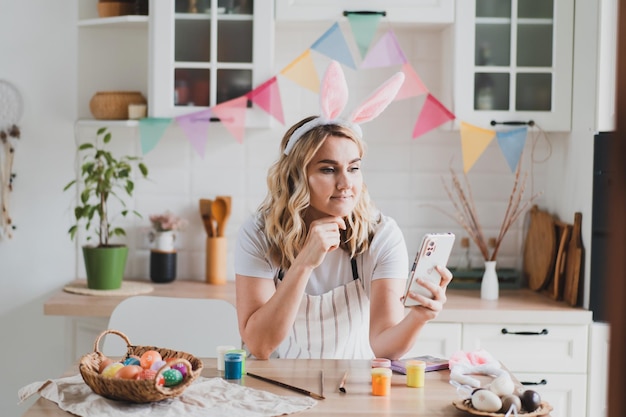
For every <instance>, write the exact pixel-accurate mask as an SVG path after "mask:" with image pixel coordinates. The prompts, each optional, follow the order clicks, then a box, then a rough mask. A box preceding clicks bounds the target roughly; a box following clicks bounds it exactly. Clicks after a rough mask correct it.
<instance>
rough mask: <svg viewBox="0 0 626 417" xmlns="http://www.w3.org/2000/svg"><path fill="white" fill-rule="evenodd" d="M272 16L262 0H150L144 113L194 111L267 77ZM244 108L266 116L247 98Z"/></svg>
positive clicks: (158, 114) (238, 93) (270, 62)
mask: <svg viewBox="0 0 626 417" xmlns="http://www.w3.org/2000/svg"><path fill="white" fill-rule="evenodd" d="M222 3H225V4H226V3H227V4H228V6H227V7H224V6H222ZM273 14H274V13H273V8H272V3H271V2H263V1H256V2H253V1H251V0H250V1H245V0H234V1H230V2H221V1H219V2H218V0H206V1H176V2H174V1H163V0H158V1H155V0H152V1H151V3H150V40H151V45H150V70H151V73H150V86H149V97H148V108H149V113H150V115H151V116H153V117H172V116H177V115H181V114H185V113H190V112H194V111H199V110H201V109H202V108H207V107H209V106H215V105H216V104H219V103H222V102H225V101H228V100H231V99H234V98H238V97H241V96H243V95H245V94H246V93H248V92H249V91H251V90H253V89H254V88H255V87H257V86H259V85H260V84H261V83H263V82H265V81H268V80H269V79H270V78H271V76H272V72H271V70H272V65H273V58H274V57H273V53H272V50H273V44H274V37H273ZM248 107H249V108H250V112H249V115H250V117H252V118H254V117H255V116H256V117H258V118H259V119H258V120H257V121H259V122H262V121H265V122H267V121H268V120H269V119H267V118H266V117H264V116H263V114H262V112H261V111H260V110H258V111H254V110H253V108H252V105H251V103H250V102H249V103H248ZM246 116H248V115H246ZM247 121H248V122H250V123H249V124H255V122H254V121H251V120H250V119H249V118H248V117H247Z"/></svg>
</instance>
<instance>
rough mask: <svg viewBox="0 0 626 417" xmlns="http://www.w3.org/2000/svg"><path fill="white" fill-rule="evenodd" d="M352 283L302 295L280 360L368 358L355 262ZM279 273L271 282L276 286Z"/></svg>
mask: <svg viewBox="0 0 626 417" xmlns="http://www.w3.org/2000/svg"><path fill="white" fill-rule="evenodd" d="M351 262H352V278H353V279H352V281H351V282H350V283H348V284H345V285H342V286H340V287H337V288H334V289H333V290H331V291H328V292H326V293H324V294H321V295H309V294H304V295H303V297H302V301H301V302H300V307H299V309H298V313H297V315H296V320H295V322H294V324H293V326H292V328H291V330H290V332H289V335H288V336H287V338H286V339H285V340H284V341H283V342H282V343H281V345H280V346H279V347H278V356H279V357H280V358H296V359H297V358H300V359H318V358H328V359H371V358H373V357H374V353H373V352H372V349H371V347H370V343H369V323H370V303H369V298H368V297H367V294H366V293H365V289H364V288H363V283H362V280H361V279H360V278H359V276H358V272H357V268H356V261H355V260H354V259H352V260H351ZM281 279H282V274H279V276H278V277H277V278H276V279H275V282H276V285H279V281H280V280H281Z"/></svg>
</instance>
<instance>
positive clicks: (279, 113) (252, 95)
mask: <svg viewBox="0 0 626 417" xmlns="http://www.w3.org/2000/svg"><path fill="white" fill-rule="evenodd" d="M246 95H247V96H248V98H249V99H250V100H251V101H252V102H253V103H254V104H256V105H257V106H259V107H260V108H262V109H263V110H265V111H266V112H268V113H269V114H271V115H272V116H273V117H274V118H275V119H276V120H278V121H279V122H280V123H282V124H285V118H284V116H283V104H282V102H281V100H280V90H279V88H278V82H277V80H276V77H275V76H274V77H272V78H271V79H270V80H268V81H266V82H264V83H263V84H261V85H260V86H258V87H257V88H255V89H254V90H252V91H250V92H249V93H248V94H246Z"/></svg>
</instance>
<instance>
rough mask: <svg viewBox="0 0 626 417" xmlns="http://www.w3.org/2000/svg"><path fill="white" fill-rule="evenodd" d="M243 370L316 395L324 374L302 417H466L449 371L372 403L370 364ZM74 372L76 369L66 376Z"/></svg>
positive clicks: (63, 416)
mask: <svg viewBox="0 0 626 417" xmlns="http://www.w3.org/2000/svg"><path fill="white" fill-rule="evenodd" d="M203 363H204V369H203V372H202V375H203V376H206V377H215V376H219V375H220V374H219V372H218V371H217V369H216V363H215V359H214V358H213V359H203ZM246 369H247V370H248V371H250V372H253V373H255V374H259V375H262V376H265V377H268V378H272V379H276V380H280V381H281V382H284V383H287V384H290V385H295V386H298V387H300V388H304V389H307V390H309V391H313V392H316V393H319V392H320V371H321V370H322V369H323V370H324V381H325V382H324V396H325V397H326V399H324V400H319V401H318V403H317V405H316V406H314V407H313V408H311V409H309V410H306V411H304V412H302V413H300V415H306V416H346V415H358V416H368V415H371V416H381V415H394V416H396V415H400V416H401V415H407V416H408V415H410V416H420V417H438V416H447V417H457V416H458V417H461V416H465V417H467V416H470V414H468V413H465V412H461V411H459V410H457V409H456V408H455V407H454V406H453V405H452V401H454V400H456V399H457V398H458V397H457V394H456V389H455V388H454V387H453V386H452V385H450V383H449V379H450V374H449V371H447V370H446V371H436V372H428V373H426V382H425V384H424V387H423V388H409V387H407V386H406V377H405V376H404V375H399V374H395V373H394V375H393V377H392V387H391V395H390V396H388V397H375V396H372V395H371V385H370V381H371V377H370V363H369V361H363V360H360V361H350V360H331V359H324V360H315V359H313V360H308V359H271V360H268V361H255V360H249V361H248V362H247V363H246ZM346 370H349V376H348V380H347V383H346V386H345V388H346V391H347V393H346V394H342V393H340V392H339V391H338V384H339V381H340V379H341V377H342V375H343V374H344V372H345V371H346ZM77 372H78V370H77V366H76V365H75V366H74V367H73V368H72V369H71V370H69V371H68V373H67V375H73V374H76V373H77ZM241 383H242V384H243V385H245V386H247V387H251V388H255V389H259V390H265V391H269V392H272V393H275V394H279V395H291V396H298V395H302V394H299V393H296V392H293V391H291V390H288V389H286V388H282V387H279V386H276V385H273V384H270V383H267V382H264V381H261V380H258V379H255V378H252V377H250V376H247V377H244V378H243V379H242V380H241ZM68 416H72V414H70V413H67V412H65V411H63V410H61V409H60V408H59V407H58V406H57V405H56V404H55V403H53V402H51V401H49V400H46V399H43V398H39V399H38V400H37V401H36V402H35V403H34V404H33V405H32V406H31V407H30V408H29V409H28V410H27V411H26V413H25V414H23V417H68Z"/></svg>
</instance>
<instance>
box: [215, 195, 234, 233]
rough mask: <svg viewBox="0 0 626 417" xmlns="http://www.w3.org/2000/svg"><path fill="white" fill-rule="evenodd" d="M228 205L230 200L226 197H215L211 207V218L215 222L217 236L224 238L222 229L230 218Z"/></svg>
mask: <svg viewBox="0 0 626 417" xmlns="http://www.w3.org/2000/svg"><path fill="white" fill-rule="evenodd" d="M230 204H231V198H230V197H228V196H217V197H215V201H214V202H213V206H212V207H211V212H212V213H213V217H214V218H215V221H216V222H217V236H218V237H222V236H224V229H225V228H226V222H227V220H228V218H229V217H230Z"/></svg>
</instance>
